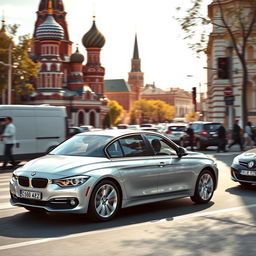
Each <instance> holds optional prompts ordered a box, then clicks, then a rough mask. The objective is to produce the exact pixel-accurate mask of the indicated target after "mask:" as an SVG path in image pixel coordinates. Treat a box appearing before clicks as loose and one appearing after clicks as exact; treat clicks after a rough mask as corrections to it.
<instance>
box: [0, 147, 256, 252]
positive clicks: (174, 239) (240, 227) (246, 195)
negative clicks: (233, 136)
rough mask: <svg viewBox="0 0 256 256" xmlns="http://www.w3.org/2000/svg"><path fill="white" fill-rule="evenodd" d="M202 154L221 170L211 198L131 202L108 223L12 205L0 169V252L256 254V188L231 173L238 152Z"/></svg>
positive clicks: (5, 181)
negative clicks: (198, 202)
mask: <svg viewBox="0 0 256 256" xmlns="http://www.w3.org/2000/svg"><path fill="white" fill-rule="evenodd" d="M204 153H206V154H207V155H209V156H210V157H213V158H214V159H215V160H216V161H217V165H218V168H219V173H220V176H219V186H218V189H217V191H215V194H214V197H213V199H212V202H211V203H209V204H207V205H195V204H193V203H192V201H191V200H190V199H189V198H184V199H179V200H172V201H166V202H161V203H155V204H148V205H143V206H138V207H131V208H128V209H123V210H122V211H121V213H120V215H119V216H118V217H117V218H116V219H114V220H112V221H110V222H107V223H92V222H90V221H89V220H88V219H87V218H86V216H82V215H78V216H77V215H75V216H74V215H56V214H37V215H35V214H31V213H29V212H28V211H26V210H25V209H23V208H18V207H11V206H10V205H9V203H8V200H9V194H8V180H9V179H10V177H11V173H10V172H8V171H4V172H1V173H0V255H1V256H2V255H8V256H14V255H15V256H16V255H19V256H22V255H26V256H27V255H31V256H37V255H40V256H41V255H47V256H50V255H54V256H58V255H61V256H63V255H71V256H73V255H74V256H77V255H95V256H98V255H113V254H115V255H118V256H119V255H125V256H126V255H127V256H128V255H129V256H130V255H147V256H149V255H160V256H162V255H163V256H164V255H168V256H169V255H170V256H173V255H174V256H175V255H179V256H180V255H202V256H203V255H207V256H208V255H225V256H226V255H228V256H229V255H230V256H231V255H232V256H234V255H235V256H237V255H243V256H250V255H256V246H254V244H255V242H256V225H255V219H256V200H255V195H256V188H254V187H252V188H250V189H245V188H242V187H241V186H240V185H239V184H237V183H235V182H233V181H231V180H230V176H229V166H230V164H231V162H232V160H233V158H234V156H236V155H237V154H238V152H227V153H215V151H211V150H209V151H205V152H204Z"/></svg>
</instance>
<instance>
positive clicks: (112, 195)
mask: <svg viewBox="0 0 256 256" xmlns="http://www.w3.org/2000/svg"><path fill="white" fill-rule="evenodd" d="M120 204H121V194H120V191H119V188H118V187H117V185H116V184H115V183H114V182H112V181H110V180H103V181H101V182H100V183H98V184H97V185H96V187H95V188H94V190H93V192H92V195H91V198H90V203H89V217H90V218H91V219H93V220H95V221H108V220H110V219H112V218H113V217H114V216H115V215H116V214H117V212H118V210H119V208H120Z"/></svg>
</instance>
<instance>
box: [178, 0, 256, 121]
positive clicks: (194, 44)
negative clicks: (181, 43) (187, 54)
mask: <svg viewBox="0 0 256 256" xmlns="http://www.w3.org/2000/svg"><path fill="white" fill-rule="evenodd" d="M191 3H192V6H191V8H189V9H188V10H187V12H186V15H185V16H184V17H181V18H178V20H179V21H180V24H181V28H182V29H183V31H184V32H185V38H186V39H188V40H189V41H190V47H191V48H192V49H193V50H196V51H197V52H200V51H202V50H204V49H206V45H207V40H205V39H206V38H207V36H208V34H206V32H205V31H207V30H204V32H203V35H202V37H201V39H199V40H197V41H193V40H195V39H198V38H197V35H198V29H199V27H200V26H202V25H209V24H211V25H212V26H213V27H215V28H217V29H222V30H223V32H222V36H223V38H224V39H226V40H227V41H229V40H231V41H232V43H233V47H234V51H235V54H236V56H237V57H238V60H239V61H240V64H241V67H242V77H243V81H242V116H243V125H245V124H246V123H247V119H248V117H247V115H248V113H247V112H248V111H247V105H246V95H247V83H248V67H247V62H246V50H247V47H248V44H249V43H250V41H253V40H255V33H254V30H255V23H256V0H213V1H212V5H216V7H217V9H218V14H219V19H220V22H218V21H217V20H214V19H212V20H211V19H209V18H207V16H206V15H202V12H201V10H202V4H203V0H191ZM245 6H246V8H245ZM178 9H180V8H178ZM247 10H249V11H247Z"/></svg>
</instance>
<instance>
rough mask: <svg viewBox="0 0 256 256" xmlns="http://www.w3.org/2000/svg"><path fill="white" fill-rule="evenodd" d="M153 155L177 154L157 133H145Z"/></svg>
mask: <svg viewBox="0 0 256 256" xmlns="http://www.w3.org/2000/svg"><path fill="white" fill-rule="evenodd" d="M145 137H146V138H147V140H148V141H149V143H150V145H151V147H152V149H153V151H154V153H155V155H177V153H176V151H175V149H174V148H173V147H172V146H171V145H170V144H168V143H167V142H166V141H165V140H164V139H163V138H162V137H160V136H157V135H150V134H146V135H145Z"/></svg>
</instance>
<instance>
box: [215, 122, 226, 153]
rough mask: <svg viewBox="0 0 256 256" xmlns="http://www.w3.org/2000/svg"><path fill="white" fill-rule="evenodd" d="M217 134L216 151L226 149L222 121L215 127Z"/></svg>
mask: <svg viewBox="0 0 256 256" xmlns="http://www.w3.org/2000/svg"><path fill="white" fill-rule="evenodd" d="M217 135H218V148H217V152H220V151H223V152H227V151H226V145H227V133H226V129H225V127H224V125H223V123H221V124H220V127H219V128H218V129H217Z"/></svg>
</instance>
